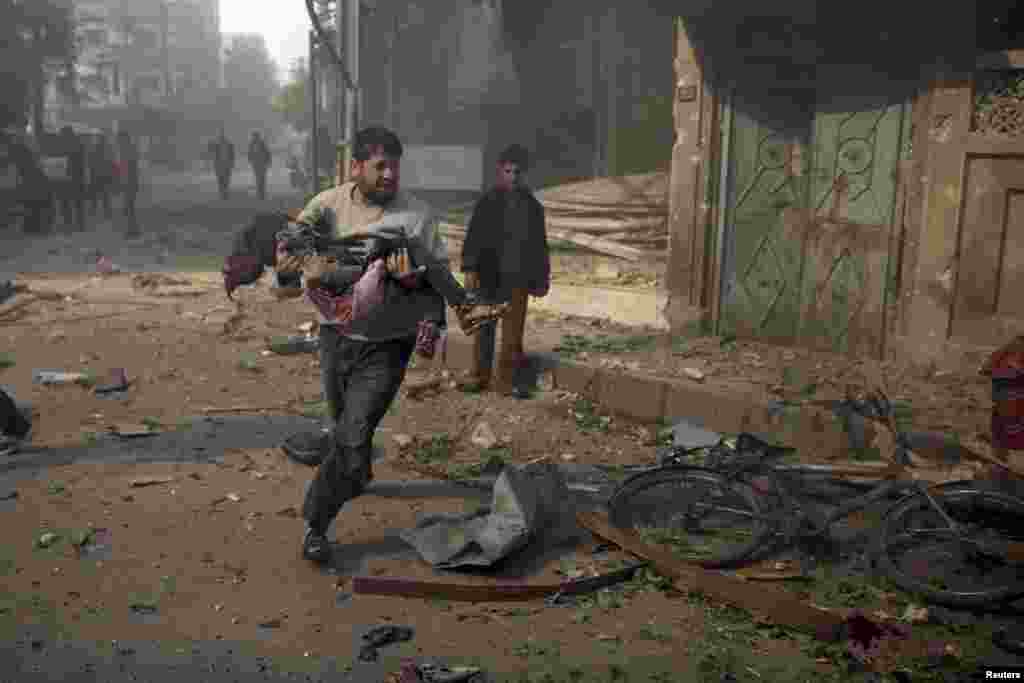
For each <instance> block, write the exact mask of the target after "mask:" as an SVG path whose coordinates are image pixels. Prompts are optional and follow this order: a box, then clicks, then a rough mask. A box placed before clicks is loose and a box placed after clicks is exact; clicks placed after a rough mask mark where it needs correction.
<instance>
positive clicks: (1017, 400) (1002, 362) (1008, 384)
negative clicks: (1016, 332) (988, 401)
mask: <svg viewBox="0 0 1024 683" xmlns="http://www.w3.org/2000/svg"><path fill="white" fill-rule="evenodd" d="M985 369H986V370H987V371H988V374H990V375H991V377H992V445H993V446H996V447H998V448H1005V449H1008V450H1024V337H1017V338H1015V339H1014V340H1013V341H1011V342H1010V343H1009V344H1007V345H1006V346H1003V347H1002V348H1001V349H999V350H998V351H996V352H995V353H993V354H992V357H991V358H989V360H988V362H987V363H986V364H985Z"/></svg>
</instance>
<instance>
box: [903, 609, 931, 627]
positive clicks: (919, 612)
mask: <svg viewBox="0 0 1024 683" xmlns="http://www.w3.org/2000/svg"><path fill="white" fill-rule="evenodd" d="M900 620H901V621H905V622H907V623H908V624H925V623H928V620H929V615H928V608H927V607H918V606H916V605H907V609H906V610H905V611H904V612H903V616H902V617H900Z"/></svg>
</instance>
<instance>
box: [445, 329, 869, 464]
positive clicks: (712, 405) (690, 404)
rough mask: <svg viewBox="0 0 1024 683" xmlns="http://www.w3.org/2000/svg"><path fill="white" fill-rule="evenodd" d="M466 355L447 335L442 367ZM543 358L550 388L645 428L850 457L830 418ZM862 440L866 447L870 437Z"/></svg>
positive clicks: (465, 361)
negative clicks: (690, 428) (664, 424)
mask: <svg viewBox="0 0 1024 683" xmlns="http://www.w3.org/2000/svg"><path fill="white" fill-rule="evenodd" d="M472 351H473V346H472V343H471V342H470V340H469V339H468V338H466V337H463V336H455V335H453V336H452V337H451V338H450V339H449V342H448V367H449V368H450V369H452V370H455V371H463V370H469V369H470V367H471V363H472ZM543 357H544V359H545V361H546V362H545V364H544V365H545V368H544V370H543V371H542V372H543V373H544V374H548V375H550V379H551V385H552V386H554V387H555V388H557V389H562V390H564V391H571V392H573V393H577V394H580V395H583V396H586V397H587V398H590V399H591V400H593V401H596V402H597V403H600V404H601V405H602V406H604V407H605V408H606V409H607V410H608V411H610V412H611V413H613V414H615V415H618V416H620V417H625V418H629V419H632V420H636V421H638V422H642V423H647V424H654V423H656V422H658V421H659V420H666V421H674V420H679V419H686V420H689V421H691V422H694V423H696V424H699V425H701V426H703V427H704V428H706V429H710V430H713V431H716V432H722V433H725V434H735V433H738V432H742V431H747V432H753V433H757V434H761V435H763V436H765V437H770V438H771V440H773V441H776V442H779V443H783V444H786V445H789V446H793V447H795V448H798V449H800V451H801V452H803V453H805V454H810V453H814V454H815V456H814V457H815V459H818V458H820V457H821V456H825V455H827V456H831V457H847V456H849V455H850V445H849V437H848V436H847V435H846V431H845V429H844V426H843V423H842V421H841V420H840V419H839V418H837V417H834V416H831V415H826V414H824V413H820V414H819V413H815V412H812V411H808V410H803V409H800V408H799V407H795V406H792V407H784V406H781V405H778V404H772V403H770V402H768V401H764V400H759V399H755V398H752V397H749V396H740V395H738V394H737V393H735V392H729V391H726V390H724V389H721V388H718V387H715V386H712V385H708V384H703V383H698V382H694V381H686V380H676V379H669V378H663V377H654V376H651V375H645V374H642V373H635V372H627V371H624V370H610V369H605V368H595V367H592V366H588V365H584V364H582V363H576V362H573V361H569V360H565V359H561V358H557V356H555V355H554V354H543ZM867 436H868V442H869V443H870V439H871V434H868V435H867Z"/></svg>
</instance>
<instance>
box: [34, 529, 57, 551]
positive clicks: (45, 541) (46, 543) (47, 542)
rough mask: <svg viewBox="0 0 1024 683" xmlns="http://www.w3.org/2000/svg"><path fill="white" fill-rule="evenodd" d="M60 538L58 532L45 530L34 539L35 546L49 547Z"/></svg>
mask: <svg viewBox="0 0 1024 683" xmlns="http://www.w3.org/2000/svg"><path fill="white" fill-rule="evenodd" d="M59 540H60V534H55V533H53V532H52V531H51V532H47V533H45V534H43V535H42V536H40V537H39V538H37V539H36V547H37V548H49V547H50V546H52V545H53V544H54V543H56V542H57V541H59Z"/></svg>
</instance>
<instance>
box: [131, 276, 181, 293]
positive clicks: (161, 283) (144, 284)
mask: <svg viewBox="0 0 1024 683" xmlns="http://www.w3.org/2000/svg"><path fill="white" fill-rule="evenodd" d="M191 285H192V281H191V280H185V279H182V278H174V277H170V276H168V275H161V274H160V273H139V274H138V275H134V276H132V287H133V288H135V289H141V290H155V289H157V288H158V287H168V286H170V287H176V286H177V287H180V286H191Z"/></svg>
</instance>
